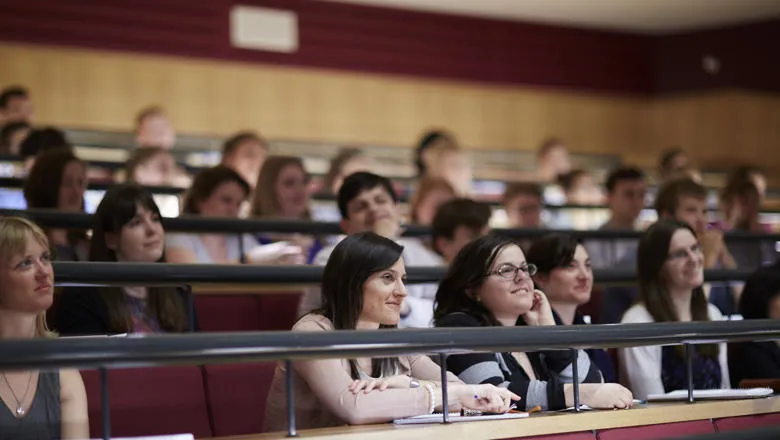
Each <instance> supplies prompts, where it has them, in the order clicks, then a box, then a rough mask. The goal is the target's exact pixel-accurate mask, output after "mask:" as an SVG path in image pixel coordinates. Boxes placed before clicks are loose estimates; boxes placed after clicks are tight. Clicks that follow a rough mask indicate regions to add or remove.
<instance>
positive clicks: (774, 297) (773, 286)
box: [729, 263, 780, 388]
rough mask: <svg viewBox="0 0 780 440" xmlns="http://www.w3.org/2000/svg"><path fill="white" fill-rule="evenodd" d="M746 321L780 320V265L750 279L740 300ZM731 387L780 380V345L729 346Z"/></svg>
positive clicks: (775, 343) (761, 342) (759, 343)
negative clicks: (754, 380) (750, 382)
mask: <svg viewBox="0 0 780 440" xmlns="http://www.w3.org/2000/svg"><path fill="white" fill-rule="evenodd" d="M739 313H740V314H741V315H742V317H743V318H745V319H780V263H775V264H774V265H772V266H767V267H764V268H761V269H759V270H758V271H756V273H754V274H753V275H751V276H750V278H748V280H747V282H746V283H745V288H744V289H743V291H742V296H741V297H740V299H739ZM729 373H730V374H731V386H732V387H734V388H737V387H739V383H740V382H741V381H742V380H744V379H780V342H778V341H776V340H775V341H752V342H742V343H734V344H729Z"/></svg>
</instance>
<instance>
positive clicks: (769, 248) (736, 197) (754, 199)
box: [716, 175, 777, 267]
mask: <svg viewBox="0 0 780 440" xmlns="http://www.w3.org/2000/svg"><path fill="white" fill-rule="evenodd" d="M720 198H721V208H722V209H723V216H724V219H725V221H723V222H721V223H720V224H718V225H716V227H718V228H719V229H721V230H724V231H739V232H753V233H759V234H766V233H771V232H772V228H771V227H770V226H767V225H763V224H761V223H760V221H759V214H760V213H761V193H760V192H759V190H758V188H757V187H756V185H755V183H754V179H753V178H750V177H749V176H747V175H746V176H744V180H741V181H740V180H732V181H731V182H729V183H728V184H727V186H726V187H724V188H723V190H722V191H721V194H720ZM729 249H731V253H732V255H734V259H735V260H736V262H737V264H738V265H739V266H740V267H758V266H761V265H762V264H768V263H773V262H774V261H775V259H776V257H777V254H776V250H775V242H774V240H764V241H737V240H734V241H733V242H730V243H729Z"/></svg>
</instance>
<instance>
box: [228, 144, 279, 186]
mask: <svg viewBox="0 0 780 440" xmlns="http://www.w3.org/2000/svg"><path fill="white" fill-rule="evenodd" d="M266 157H268V142H266V140H265V139H263V138H262V137H260V135H258V134H257V133H254V132H251V131H242V132H239V133H236V134H235V135H233V136H231V137H230V138H229V139H228V140H226V141H225V144H224V145H223V146H222V165H225V166H226V167H228V168H231V169H233V171H235V172H237V173H238V174H239V175H240V176H241V177H242V178H243V179H244V180H245V181H246V183H248V184H249V186H250V187H252V188H254V187H255V184H256V183H257V176H258V175H259V174H260V169H261V168H262V167H263V163H264V162H265V159H266Z"/></svg>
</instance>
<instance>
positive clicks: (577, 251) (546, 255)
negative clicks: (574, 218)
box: [526, 233, 617, 382]
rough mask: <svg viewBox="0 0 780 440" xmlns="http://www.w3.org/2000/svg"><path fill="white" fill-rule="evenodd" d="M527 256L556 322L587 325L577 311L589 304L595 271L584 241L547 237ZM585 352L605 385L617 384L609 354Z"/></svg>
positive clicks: (554, 236)
mask: <svg viewBox="0 0 780 440" xmlns="http://www.w3.org/2000/svg"><path fill="white" fill-rule="evenodd" d="M526 256H527V258H528V261H530V262H531V263H532V264H534V265H535V266H536V268H537V269H536V275H534V277H533V279H534V284H536V286H537V287H538V288H539V289H541V290H542V291H543V292H544V293H545V294H547V298H549V300H550V305H551V306H552V310H553V317H554V318H555V322H556V323H557V324H558V325H583V324H585V323H586V322H585V319H584V317H583V316H582V315H580V314H579V313H578V312H577V308H578V307H579V306H582V305H583V304H587V303H588V302H589V301H590V295H591V291H592V290H593V268H592V267H591V264H590V257H589V256H588V251H587V250H585V246H583V245H582V241H581V240H579V239H577V238H575V237H573V236H571V235H569V234H561V233H554V234H548V235H545V236H544V237H542V238H540V239H539V240H537V241H536V242H534V244H533V245H532V246H531V248H530V249H529V250H528V253H527V254H526ZM585 352H586V353H588V356H589V357H590V360H591V361H592V362H593V363H594V364H596V366H597V367H598V368H599V370H601V374H602V376H604V381H605V382H617V376H616V375H615V367H614V365H612V360H611V359H610V357H609V355H608V354H607V352H606V351H604V350H601V349H597V348H591V349H587V350H585Z"/></svg>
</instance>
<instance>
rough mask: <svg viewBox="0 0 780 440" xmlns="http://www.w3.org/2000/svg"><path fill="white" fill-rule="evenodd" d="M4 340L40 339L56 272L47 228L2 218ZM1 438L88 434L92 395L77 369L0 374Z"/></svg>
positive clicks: (0, 319)
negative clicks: (89, 395)
mask: <svg viewBox="0 0 780 440" xmlns="http://www.w3.org/2000/svg"><path fill="white" fill-rule="evenodd" d="M0 285H2V289H0V339H25V340H31V339H38V338H51V337H53V336H54V335H53V334H52V333H50V332H49V330H48V329H47V328H46V309H48V308H49V307H50V306H51V305H52V302H53V300H54V271H53V270H52V266H51V254H50V253H49V243H48V240H47V238H46V235H45V234H44V233H43V231H42V230H41V229H40V228H39V227H38V226H36V225H34V224H33V223H31V222H29V221H27V220H24V219H20V218H9V217H5V218H0ZM0 406H3V407H4V408H0V439H2V440H15V439H33V438H34V439H59V438H62V439H84V438H89V422H88V416H87V395H86V392H85V391H84V383H83V382H82V380H81V375H80V374H79V372H78V371H76V370H58V369H49V370H46V371H38V370H26V371H2V372H0Z"/></svg>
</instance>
